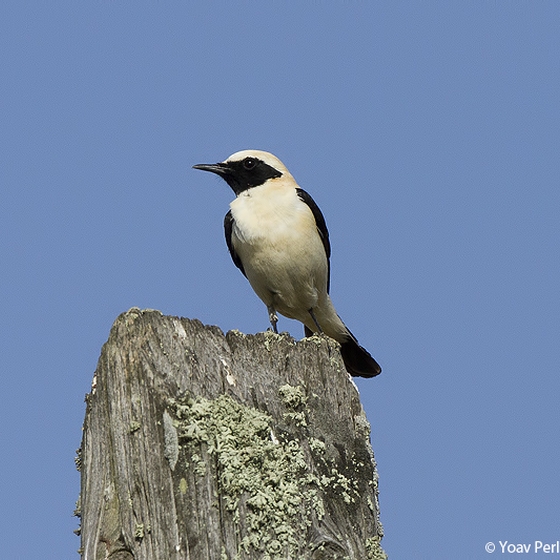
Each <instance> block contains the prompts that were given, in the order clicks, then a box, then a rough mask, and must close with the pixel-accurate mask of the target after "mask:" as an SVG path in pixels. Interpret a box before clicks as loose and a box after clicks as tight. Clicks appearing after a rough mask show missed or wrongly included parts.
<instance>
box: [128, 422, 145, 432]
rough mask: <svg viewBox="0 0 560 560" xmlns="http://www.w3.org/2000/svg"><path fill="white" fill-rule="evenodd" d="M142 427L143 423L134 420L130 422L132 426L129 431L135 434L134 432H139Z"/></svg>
mask: <svg viewBox="0 0 560 560" xmlns="http://www.w3.org/2000/svg"><path fill="white" fill-rule="evenodd" d="M141 427H142V424H140V422H136V421H135V420H132V421H131V422H130V426H129V427H128V433H129V434H133V433H134V432H137V431H138V430H139V429H140V428H141Z"/></svg>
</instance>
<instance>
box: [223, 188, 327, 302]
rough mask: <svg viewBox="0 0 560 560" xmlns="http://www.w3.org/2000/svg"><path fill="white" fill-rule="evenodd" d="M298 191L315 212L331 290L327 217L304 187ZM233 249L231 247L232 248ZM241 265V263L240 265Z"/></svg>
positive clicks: (300, 196) (314, 215) (301, 198)
mask: <svg viewBox="0 0 560 560" xmlns="http://www.w3.org/2000/svg"><path fill="white" fill-rule="evenodd" d="M296 193H297V195H298V196H299V198H300V200H302V201H303V202H305V204H307V206H309V209H310V210H311V212H313V217H314V218H315V223H316V224H317V231H318V232H319V236H320V237H321V241H322V242H323V247H324V248H325V253H326V255H327V265H328V272H327V274H328V276H327V292H328V291H329V290H330V285H331V242H330V241H329V230H328V229H327V223H326V222H325V217H324V216H323V213H322V212H321V210H319V207H318V206H317V204H316V203H315V201H314V200H313V199H312V198H311V195H310V194H309V193H307V192H305V191H304V190H303V189H296ZM230 250H231V249H230ZM238 266H239V265H238Z"/></svg>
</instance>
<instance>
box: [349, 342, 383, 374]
mask: <svg viewBox="0 0 560 560" xmlns="http://www.w3.org/2000/svg"><path fill="white" fill-rule="evenodd" d="M340 353H341V354H342V359H343V360H344V365H345V366H346V369H347V370H348V373H349V374H350V375H353V376H354V377H375V376H376V375H379V374H380V373H381V366H380V365H379V364H378V363H377V362H376V361H375V360H374V359H373V357H372V356H371V355H370V353H369V352H368V351H367V350H366V349H365V348H364V347H363V346H360V345H359V344H358V342H357V340H356V339H355V338H350V339H348V341H347V342H343V343H342V344H341V345H340Z"/></svg>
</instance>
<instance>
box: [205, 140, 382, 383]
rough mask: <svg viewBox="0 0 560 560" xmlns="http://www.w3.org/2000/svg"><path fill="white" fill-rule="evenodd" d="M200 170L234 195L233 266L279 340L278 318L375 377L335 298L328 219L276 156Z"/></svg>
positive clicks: (255, 153)
mask: <svg viewBox="0 0 560 560" xmlns="http://www.w3.org/2000/svg"><path fill="white" fill-rule="evenodd" d="M194 168H195V169H202V170H203V171H211V172H212V173H216V174H218V175H219V176H220V177H222V178H223V179H224V180H225V181H226V182H227V184H228V185H229V186H230V187H231V188H232V189H233V192H234V193H235V194H236V198H235V200H234V201H233V202H232V203H231V204H230V211H229V212H228V213H227V214H226V217H225V220H224V227H225V234H226V243H227V246H228V249H229V252H230V254H231V258H232V259H233V262H234V263H235V265H236V266H237V267H238V268H239V269H240V270H241V272H242V273H243V274H244V275H245V276H246V277H247V279H248V280H249V282H250V284H251V286H252V287H253V290H255V293H256V294H257V295H258V296H259V298H260V299H261V300H262V301H263V302H264V304H265V305H266V307H267V309H268V316H269V319H270V323H271V325H272V328H273V329H274V332H278V330H277V328H276V323H277V322H278V317H277V315H276V312H278V313H281V314H282V315H284V316H285V317H289V318H291V319H297V320H298V321H301V322H302V323H303V324H304V329H305V335H306V336H311V335H312V334H313V333H316V332H319V333H321V332H322V333H325V334H326V335H328V336H330V337H331V338H334V339H335V340H337V341H338V342H339V343H340V350H341V353H342V358H343V360H344V364H345V366H346V369H347V370H348V372H349V373H350V374H351V375H355V376H361V377H374V376H375V375H379V374H380V373H381V367H380V366H379V364H378V363H377V362H376V361H375V360H374V359H373V358H372V357H371V356H370V354H369V353H368V351H367V350H366V349H365V348H362V347H361V346H360V345H359V344H358V341H357V340H356V338H355V337H354V335H353V334H352V333H351V332H350V331H349V330H348V328H347V327H346V325H345V324H344V323H343V322H342V320H341V319H340V317H339V316H338V314H337V313H336V311H335V308H334V306H333V304H332V302H331V298H330V296H329V281H330V255H331V246H330V242H329V232H328V231H327V225H326V223H325V218H324V217H323V214H322V213H321V210H319V207H318V206H317V204H315V201H314V200H313V199H312V198H311V196H310V195H309V194H308V193H307V192H305V191H304V190H303V189H301V188H300V187H299V186H298V184H297V183H296V181H295V179H294V178H293V177H292V175H291V174H290V172H289V171H288V169H287V168H286V166H285V165H284V164H283V163H282V162H281V161H280V160H279V159H278V158H277V157H275V156H274V155H272V154H270V153H268V152H262V151H259V150H244V151H241V152H236V153H235V154H233V155H231V156H230V157H229V158H228V159H227V160H226V161H224V162H222V163H213V164H199V165H195V166H194Z"/></svg>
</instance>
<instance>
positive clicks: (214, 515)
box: [81, 308, 386, 560]
mask: <svg viewBox="0 0 560 560" xmlns="http://www.w3.org/2000/svg"><path fill="white" fill-rule="evenodd" d="M81 475H82V484H81V518H82V520H81V542H82V545H81V546H82V547H81V553H82V557H83V559H85V560H101V559H110V560H132V559H134V560H179V559H192V560H253V559H255V560H256V559H259V560H280V559H282V560H284V559H293V560H302V559H303V560H307V559H309V560H327V559H328V560H331V559H333V560H334V559H340V560H342V559H351V560H374V559H376V560H377V559H382V558H386V556H385V553H384V552H383V550H382V549H381V546H380V540H381V537H382V528H381V524H380V522H379V509H378V501H377V471H376V468H375V461H374V457H373V453H372V450H371V447H370V444H369V424H368V421H367V419H366V417H365V414H364V412H363V409H362V407H361V404H360V400H359V396H358V393H357V391H356V388H355V386H354V384H353V383H352V381H351V380H350V379H349V377H348V375H347V373H346V371H345V369H344V365H343V363H342V360H341V357H340V353H339V351H338V347H337V344H336V343H335V342H333V341H331V340H330V339H327V338H324V337H316V336H315V337H312V338H308V339H304V340H302V341H300V342H296V341H294V339H292V338H291V337H290V336H289V335H287V334H281V335H276V334H273V333H271V332H265V333H259V334H257V335H251V336H249V335H244V334H241V333H239V332H235V331H233V332H229V333H228V334H227V335H225V336H224V334H223V333H222V332H221V331H220V329H218V328H217V327H208V326H204V325H202V323H200V322H199V321H197V320H189V319H182V318H178V317H167V316H163V315H162V314H161V313H160V312H158V311H141V310H139V309H136V308H134V309H131V310H130V311H128V312H127V313H123V314H122V315H120V316H119V317H118V318H117V320H116V321H115V324H114V325H113V328H112V330H111V334H110V336H109V340H108V341H107V343H106V344H105V345H104V347H103V350H102V353H101V357H100V359H99V364H98V367H97V371H96V373H95V378H94V381H93V386H92V391H91V393H90V394H89V395H88V397H87V411H86V418H85V423H84V435H83V442H82V450H81Z"/></svg>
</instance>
